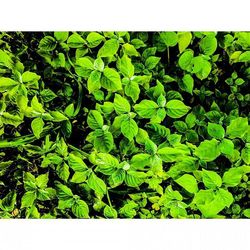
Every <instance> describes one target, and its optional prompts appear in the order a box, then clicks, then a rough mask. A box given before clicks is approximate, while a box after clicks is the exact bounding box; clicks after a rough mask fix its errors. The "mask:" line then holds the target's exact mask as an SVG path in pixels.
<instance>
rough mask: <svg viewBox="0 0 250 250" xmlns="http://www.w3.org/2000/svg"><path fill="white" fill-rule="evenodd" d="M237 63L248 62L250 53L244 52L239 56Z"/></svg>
mask: <svg viewBox="0 0 250 250" xmlns="http://www.w3.org/2000/svg"><path fill="white" fill-rule="evenodd" d="M239 62H250V51H245V52H243V53H242V54H241V55H240V56H239Z"/></svg>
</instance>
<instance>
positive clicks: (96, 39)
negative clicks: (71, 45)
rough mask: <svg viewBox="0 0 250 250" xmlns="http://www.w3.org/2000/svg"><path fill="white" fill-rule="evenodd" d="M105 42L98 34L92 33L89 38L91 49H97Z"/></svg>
mask: <svg viewBox="0 0 250 250" xmlns="http://www.w3.org/2000/svg"><path fill="white" fill-rule="evenodd" d="M103 40H104V37H103V36H102V35H101V34H99V33H97V32H90V33H89V34H88V36H87V42H88V44H89V47H90V48H95V47H97V46H98V45H99V44H100V43H101V42H102V41H103Z"/></svg>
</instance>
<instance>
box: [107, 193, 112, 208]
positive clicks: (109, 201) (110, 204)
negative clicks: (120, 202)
mask: <svg viewBox="0 0 250 250" xmlns="http://www.w3.org/2000/svg"><path fill="white" fill-rule="evenodd" d="M107 199H108V203H109V206H110V207H111V208H113V206H112V203H111V200H110V197H109V191H108V189H107Z"/></svg>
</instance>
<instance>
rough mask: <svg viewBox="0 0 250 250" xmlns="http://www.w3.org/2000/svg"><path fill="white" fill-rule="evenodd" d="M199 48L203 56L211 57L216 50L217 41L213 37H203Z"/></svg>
mask: <svg viewBox="0 0 250 250" xmlns="http://www.w3.org/2000/svg"><path fill="white" fill-rule="evenodd" d="M200 48H201V50H202V52H203V53H204V54H205V55H209V56H210V55H212V54H213V53H214V52H215V51H216V49H217V39H216V38H215V37H214V36H212V35H211V36H205V37H204V38H202V40H201V41H200Z"/></svg>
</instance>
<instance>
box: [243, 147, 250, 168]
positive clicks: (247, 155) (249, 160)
mask: <svg viewBox="0 0 250 250" xmlns="http://www.w3.org/2000/svg"><path fill="white" fill-rule="evenodd" d="M241 158H242V160H243V161H244V162H245V163H246V164H248V165H250V146H246V147H245V148H243V149H242V151H241Z"/></svg>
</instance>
